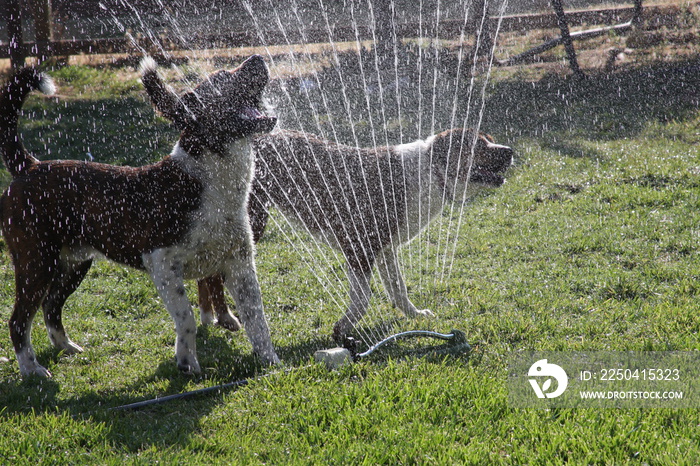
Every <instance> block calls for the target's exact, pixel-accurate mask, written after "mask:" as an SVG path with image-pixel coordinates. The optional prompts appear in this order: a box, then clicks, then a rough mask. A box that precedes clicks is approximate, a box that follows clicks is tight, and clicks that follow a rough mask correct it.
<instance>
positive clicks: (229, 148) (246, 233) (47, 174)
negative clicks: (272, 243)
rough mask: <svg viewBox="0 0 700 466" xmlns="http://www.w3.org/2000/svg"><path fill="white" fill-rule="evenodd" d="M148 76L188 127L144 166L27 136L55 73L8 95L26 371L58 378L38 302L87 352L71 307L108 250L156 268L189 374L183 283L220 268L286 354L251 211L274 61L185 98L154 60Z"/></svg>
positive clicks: (261, 336)
mask: <svg viewBox="0 0 700 466" xmlns="http://www.w3.org/2000/svg"><path fill="white" fill-rule="evenodd" d="M141 71H142V78H143V81H144V84H145V85H146V88H147V89H149V91H150V92H151V93H152V94H151V95H159V96H160V98H161V99H162V100H163V102H166V101H167V105H166V104H165V103H163V104H162V107H163V108H164V110H163V111H164V113H165V114H166V116H168V117H169V118H170V119H171V120H173V121H174V123H175V124H176V126H177V127H178V128H179V129H180V130H181V135H180V140H179V141H178V143H177V144H176V145H175V147H174V149H173V151H172V153H171V154H170V155H169V156H167V157H166V158H165V159H163V160H162V161H160V162H157V163H155V164H152V165H148V166H144V167H136V168H131V167H115V166H111V165H106V164H99V163H91V162H76V161H46V162H40V161H38V160H37V159H36V158H34V157H33V156H31V155H30V154H29V153H28V152H27V151H26V150H25V149H24V147H23V146H22V144H21V142H20V139H19V135H18V128H17V116H18V114H19V111H20V109H21V106H22V103H23V101H24V100H25V98H26V96H27V95H28V93H29V92H30V91H32V90H34V89H43V90H48V91H51V87H50V86H49V84H50V79H49V78H48V77H46V76H45V75H43V74H41V73H39V72H38V71H36V70H35V69H32V68H26V69H23V70H21V71H20V72H19V73H18V74H16V75H15V76H13V77H12V78H11V79H10V81H9V82H8V83H7V84H6V85H5V86H4V87H3V88H2V89H1V90H0V109H1V110H0V146H1V148H2V151H3V152H2V155H3V161H4V162H5V165H6V166H7V168H8V170H9V171H10V173H11V174H12V176H13V181H12V182H11V184H10V186H9V187H8V189H7V190H6V191H5V193H4V194H3V196H2V198H1V199H0V214H1V221H2V229H3V235H4V237H5V241H6V243H7V247H8V250H9V252H10V255H11V256H12V261H13V264H14V268H15V285H16V292H15V306H14V311H13V313H12V316H11V317H10V321H9V327H10V336H11V338H12V342H13V345H14V349H15V353H16V355H17V361H18V363H19V368H20V372H21V373H22V375H23V376H29V375H33V374H36V375H39V376H44V377H48V376H50V373H49V371H48V370H47V369H46V368H45V367H43V366H41V365H40V364H39V362H38V361H37V359H36V355H35V352H34V350H33V348H32V345H31V339H30V336H31V325H32V320H33V318H34V316H35V313H36V311H37V310H38V308H39V307H40V306H41V307H42V308H43V312H44V321H45V324H46V327H47V330H48V333H49V337H50V339H51V342H52V343H53V345H54V346H56V347H57V348H59V349H61V350H63V351H64V352H66V353H68V354H71V353H77V352H80V351H82V348H81V347H80V346H78V345H77V344H75V343H73V342H72V341H71V340H70V338H69V337H68V336H67V334H66V331H65V329H64V327H63V324H62V319H61V313H62V308H63V304H64V303H65V301H66V299H67V298H68V297H69V296H70V295H71V294H72V293H73V292H74V291H75V290H76V289H77V287H78V286H79V285H80V283H81V281H82V280H83V278H84V277H85V275H86V274H87V272H88V270H89V269H90V266H91V264H92V261H93V260H94V259H96V258H99V257H106V258H108V259H111V260H114V261H116V262H119V263H122V264H125V265H128V266H131V267H134V268H137V269H142V270H145V271H147V272H148V273H149V275H150V276H151V278H152V280H153V282H154V284H155V286H156V289H157V290H158V293H159V295H160V297H161V298H162V300H163V302H164V304H165V307H166V309H167V310H168V312H169V313H170V315H171V317H172V318H173V321H174V323H175V331H176V334H177V337H176V342H175V356H176V360H177V365H178V368H179V369H180V370H182V371H183V372H187V373H190V372H193V373H197V372H200V366H199V362H198V360H197V353H196V347H195V335H196V324H195V320H194V317H193V315H192V309H191V305H190V303H189V300H188V298H187V296H186V293H185V286H184V280H185V279H186V278H202V277H205V276H209V275H212V274H218V275H220V276H222V277H224V280H225V282H224V283H225V286H226V288H228V290H229V291H230V292H231V293H232V295H233V296H234V298H235V300H236V304H237V308H238V309H239V310H240V315H241V319H242V320H243V324H244V325H245V328H246V330H247V333H248V337H249V339H250V341H251V343H252V345H253V350H254V351H255V352H256V353H257V354H258V355H259V356H260V357H261V358H262V359H263V360H265V361H267V362H270V363H276V362H278V361H279V359H278V357H277V355H276V353H275V350H274V347H273V346H272V342H271V339H270V333H269V330H268V327H267V323H266V320H265V316H264V314H263V307H262V300H261V297H260V288H259V285H258V281H257V276H256V272H255V265H254V262H253V243H252V232H251V230H250V225H249V223H248V217H247V214H246V207H247V197H248V193H249V186H250V182H251V180H252V177H253V170H254V157H253V154H252V152H251V147H250V143H249V137H250V135H251V134H253V133H255V132H262V131H269V130H270V129H272V127H273V126H274V119H270V118H266V117H263V116H257V115H256V114H255V112H254V111H252V110H249V108H251V107H253V106H255V105H257V104H258V100H259V98H260V93H261V92H262V89H263V87H264V86H265V84H266V83H267V80H268V75H267V69H266V68H265V65H264V62H263V61H262V58H260V57H252V58H251V59H249V60H248V61H246V62H245V63H244V64H242V65H241V66H240V67H239V68H238V69H236V70H233V71H231V72H229V71H220V72H217V73H214V74H213V75H211V76H209V77H208V78H207V79H205V80H204V81H203V82H202V83H201V84H200V85H199V86H198V87H197V88H196V89H195V90H193V91H192V92H189V93H186V94H184V95H183V96H177V95H176V94H175V93H174V92H173V91H172V90H171V89H170V88H169V87H168V86H167V85H165V84H164V83H163V82H162V80H161V79H160V77H159V75H158V73H157V71H156V67H155V63H154V62H153V61H152V60H145V61H144V64H143V66H142V70H141ZM195 94H196V95H195ZM251 112H252V113H251ZM251 115H253V116H252V117H251Z"/></svg>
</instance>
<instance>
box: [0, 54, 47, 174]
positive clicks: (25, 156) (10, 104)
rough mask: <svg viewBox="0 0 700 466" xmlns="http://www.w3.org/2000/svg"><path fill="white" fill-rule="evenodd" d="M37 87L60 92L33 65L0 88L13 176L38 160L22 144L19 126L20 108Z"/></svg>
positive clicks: (1, 133)
mask: <svg viewBox="0 0 700 466" xmlns="http://www.w3.org/2000/svg"><path fill="white" fill-rule="evenodd" d="M33 90H39V91H41V92H43V93H44V94H47V95H51V94H54V93H55V92H56V86H55V85H54V83H53V80H52V79H51V78H50V77H49V76H48V75H46V74H44V73H42V72H40V71H39V70H37V69H36V68H32V67H29V68H23V69H21V70H19V71H18V72H16V73H15V74H14V75H13V76H12V77H11V78H10V80H9V81H8V82H7V83H6V84H5V85H4V86H3V87H2V89H0V148H1V150H2V159H3V161H4V162H5V166H6V167H7V170H8V171H9V172H10V174H11V175H12V177H13V178H16V177H18V176H21V175H22V174H23V173H25V172H26V171H27V169H28V168H29V167H30V166H31V165H33V164H35V163H36V162H37V159H35V158H34V157H32V155H31V154H29V152H27V150H26V149H25V148H24V146H23V145H22V142H21V141H20V139H19V132H18V128H17V122H18V119H19V111H20V110H21V109H22V104H24V101H25V100H26V98H27V95H28V94H29V93H30V92H31V91H33Z"/></svg>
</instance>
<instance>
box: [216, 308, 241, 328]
mask: <svg viewBox="0 0 700 466" xmlns="http://www.w3.org/2000/svg"><path fill="white" fill-rule="evenodd" d="M216 325H218V326H219V327H223V328H225V329H226V330H229V331H231V332H236V331H238V330H240V329H241V323H240V321H239V320H238V319H237V318H236V316H234V315H233V314H231V313H230V312H227V313H226V314H220V315H219V317H218V319H217V320H216Z"/></svg>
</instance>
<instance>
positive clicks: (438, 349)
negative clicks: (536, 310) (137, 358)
mask: <svg viewBox="0 0 700 466" xmlns="http://www.w3.org/2000/svg"><path fill="white" fill-rule="evenodd" d="M412 337H430V338H436V339H438V340H445V341H446V343H444V344H442V345H437V346H431V347H428V348H425V349H423V350H422V351H421V355H422V356H429V355H434V356H443V355H444V356H460V355H462V354H467V353H469V351H471V345H470V344H469V343H467V336H466V335H465V333H464V332H462V331H461V330H452V331H451V332H450V333H447V334H445V333H437V332H431V331H428V330H410V331H407V332H401V333H397V334H395V335H391V336H389V337H387V338H385V339H383V340H382V341H380V342H378V343H376V344H374V345H372V346H371V347H370V348H369V349H368V350H367V351H363V352H362V353H358V352H357V347H358V341H357V340H356V339H354V338H352V337H346V338H345V341H344V342H343V346H342V347H338V348H331V349H327V350H319V351H316V353H314V358H315V359H316V361H318V362H323V363H325V364H326V367H328V369H329V370H332V369H337V368H338V367H341V366H343V365H345V364H349V363H351V362H356V361H359V360H362V359H364V358H367V357H369V356H370V355H371V354H372V353H374V352H375V351H377V350H378V349H379V348H382V347H384V346H386V345H388V344H389V343H391V342H393V341H396V340H399V339H407V338H412ZM267 375H271V374H263V375H262V376H258V377H266V376H267ZM248 382H249V379H241V380H237V381H234V382H229V383H225V384H221V385H216V386H213V387H207V388H201V389H198V390H192V391H189V392H184V393H177V394H174V395H168V396H163V397H158V398H155V399H152V400H144V401H139V402H136V403H130V404H126V405H122V406H116V407H114V408H110V411H130V410H134V409H140V408H145V407H150V406H153V405H157V404H162V403H166V402H169V401H174V400H182V399H186V398H192V397H194V396H198V395H205V394H211V393H221V392H222V391H224V390H228V389H232V388H240V387H243V386H245V385H248Z"/></svg>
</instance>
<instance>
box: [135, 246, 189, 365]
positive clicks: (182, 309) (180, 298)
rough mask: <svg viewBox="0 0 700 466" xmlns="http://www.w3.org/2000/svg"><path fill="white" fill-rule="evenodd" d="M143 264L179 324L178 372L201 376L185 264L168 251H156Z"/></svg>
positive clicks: (177, 346) (176, 345) (177, 325)
mask: <svg viewBox="0 0 700 466" xmlns="http://www.w3.org/2000/svg"><path fill="white" fill-rule="evenodd" d="M143 263H144V266H145V267H146V270H148V272H149V274H150V275H151V278H152V279H153V283H154V284H155V286H156V290H158V294H159V295H160V298H161V299H162V300H163V303H164V304H165V308H166V309H167V310H168V312H169V313H170V316H171V317H172V318H173V321H174V322H175V333H176V335H177V336H176V338H175V359H176V361H177V368H178V369H180V371H182V372H184V373H186V374H190V373H194V374H199V373H200V372H201V369H200V367H199V361H197V346H196V336H197V323H196V322H195V320H194V315H192V306H191V305H190V301H189V299H188V298H187V291H186V290H185V280H184V269H183V264H182V262H181V261H179V260H177V259H176V258H175V257H173V254H171V253H169V251H168V250H167V249H156V250H155V251H153V252H152V253H150V254H144V255H143Z"/></svg>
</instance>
